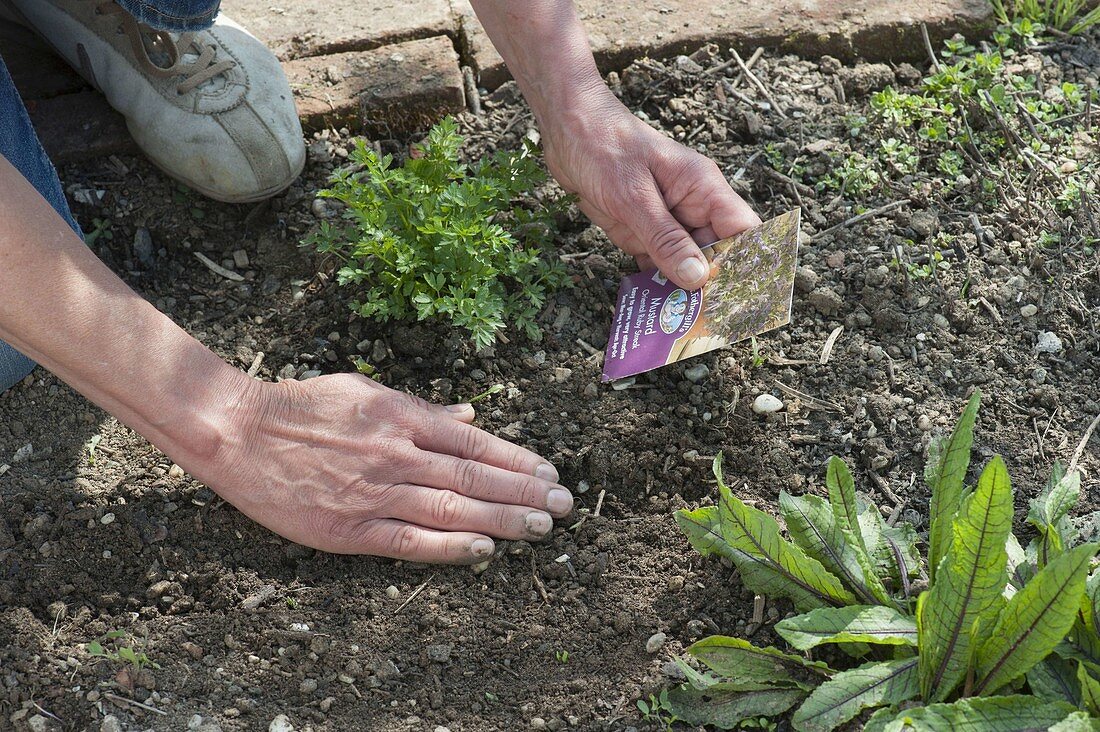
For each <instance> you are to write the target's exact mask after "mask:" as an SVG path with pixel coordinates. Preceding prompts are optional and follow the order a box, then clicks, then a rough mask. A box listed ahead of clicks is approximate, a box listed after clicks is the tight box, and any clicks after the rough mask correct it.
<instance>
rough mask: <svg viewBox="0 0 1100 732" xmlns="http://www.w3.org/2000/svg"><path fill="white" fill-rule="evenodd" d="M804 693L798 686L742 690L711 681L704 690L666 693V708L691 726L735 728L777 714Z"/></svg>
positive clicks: (788, 707) (792, 704) (692, 689)
mask: <svg viewBox="0 0 1100 732" xmlns="http://www.w3.org/2000/svg"><path fill="white" fill-rule="evenodd" d="M805 696H806V692H805V691H802V690H801V689H756V690H750V691H746V690H743V689H739V688H738V687H737V685H736V684H724V683H723V684H715V685H714V686H711V687H708V688H706V689H695V688H693V687H690V686H682V687H680V688H678V689H673V690H672V691H670V692H669V694H668V703H669V709H670V711H671V712H672V713H673V714H675V715H676V717H677V719H680V720H682V721H684V722H687V723H688V724H691V725H712V726H714V727H717V728H718V729H736V728H737V727H738V726H739V725H740V724H741V722H742V721H743V720H745V719H748V718H749V717H760V716H765V717H771V716H778V715H780V714H782V713H783V712H786V711H787V710H788V709H790V708H791V707H793V706H794V705H795V704H797V703H798V702H799V701H801V700H802V698H803V697H805Z"/></svg>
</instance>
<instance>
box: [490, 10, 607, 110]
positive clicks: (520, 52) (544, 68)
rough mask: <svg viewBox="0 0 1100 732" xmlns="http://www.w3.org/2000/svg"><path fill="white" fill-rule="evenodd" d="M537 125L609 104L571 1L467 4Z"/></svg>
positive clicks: (586, 37)
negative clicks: (509, 74) (490, 41)
mask: <svg viewBox="0 0 1100 732" xmlns="http://www.w3.org/2000/svg"><path fill="white" fill-rule="evenodd" d="M471 2H472V4H473V6H474V10H475V11H476V12H477V16H478V19H479V20H480V21H481V24H482V25H483V26H484V27H485V31H486V32H487V33H488V34H489V38H490V39H491V40H492V42H493V45H494V46H495V47H496V49H497V51H499V52H500V55H501V56H502V57H503V58H504V62H505V63H506V64H507V65H508V70H509V71H511V72H512V76H513V77H514V78H515V80H516V83H517V84H518V85H519V88H520V91H522V92H523V96H524V97H525V98H526V99H527V102H528V103H529V104H530V105H531V108H532V110H533V111H534V113H535V116H536V118H537V119H538V121H539V124H540V126H543V127H546V126H553V125H559V124H564V125H568V124H569V123H570V117H571V116H575V115H581V114H585V113H587V110H590V109H592V108H594V107H595V106H596V105H598V104H602V103H605V102H607V101H608V100H609V98H610V96H611V94H610V92H609V91H608V89H607V86H606V85H605V84H604V82H603V79H602V78H601V77H600V73H599V71H598V70H597V68H596V62H595V60H594V59H593V58H592V51H591V49H590V47H589V45H588V36H587V34H586V33H585V31H584V27H583V26H582V25H581V22H580V18H579V17H578V16H577V11H576V9H575V8H574V7H573V3H572V2H571V0H531V2H514V0H471Z"/></svg>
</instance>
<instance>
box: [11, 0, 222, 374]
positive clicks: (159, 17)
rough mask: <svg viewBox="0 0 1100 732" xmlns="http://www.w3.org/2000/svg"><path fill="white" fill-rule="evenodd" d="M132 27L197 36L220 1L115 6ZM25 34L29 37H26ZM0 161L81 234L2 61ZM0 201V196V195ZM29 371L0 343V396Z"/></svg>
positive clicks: (138, 1)
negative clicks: (135, 24)
mask: <svg viewBox="0 0 1100 732" xmlns="http://www.w3.org/2000/svg"><path fill="white" fill-rule="evenodd" d="M117 1H118V4H119V5H121V6H122V7H123V8H125V9H126V10H127V11H128V12H129V13H131V14H132V15H133V16H134V17H135V18H137V19H138V21H140V22H142V23H145V24H147V25H149V26H152V27H153V28H156V29H158V30H165V31H176V32H185V31H193V30H200V29H202V28H205V27H208V26H209V25H210V24H211V23H213V22H214V16H216V15H217V13H218V5H219V4H220V2H221V0H117ZM28 32H29V31H28ZM0 155H3V156H4V157H5V158H7V160H8V162H10V163H11V164H12V166H14V167H15V169H16V170H18V171H19V172H20V173H22V174H23V177H24V178H26V179H27V181H28V182H29V183H30V184H31V185H32V186H34V188H35V190H37V191H38V192H39V193H40V194H42V197H43V198H44V199H46V200H47V201H48V202H49V204H50V205H51V206H53V208H54V210H55V211H57V213H58V214H60V215H61V218H63V219H65V221H66V222H67V223H68V224H69V226H71V227H73V230H74V231H76V233H77V234H81V231H80V226H78V225H77V223H76V219H74V218H73V215H72V212H71V211H70V210H69V205H68V203H67V202H66V201H65V193H64V191H63V190H62V188H61V181H59V180H58V178H57V171H56V170H55V169H54V167H53V164H52V163H51V162H50V160H49V158H47V157H46V152H45V151H44V150H43V149H42V145H41V144H39V142H38V137H37V136H36V135H35V133H34V128H33V127H32V126H31V121H30V118H29V117H28V116H27V110H26V108H25V107H24V106H23V102H22V100H21V99H20V98H19V93H18V92H16V90H15V85H14V84H13V83H12V80H11V76H10V75H9V74H8V70H7V67H6V66H4V60H3V59H0ZM0 195H3V192H2V191H0ZM33 368H34V362H33V361H31V360H30V359H29V358H27V357H26V356H24V355H23V354H21V353H19V352H18V351H16V350H15V349H14V348H12V347H11V346H9V345H8V344H7V343H4V342H3V341H0V392H3V391H5V390H7V389H8V388H10V387H11V386H13V385H15V384H16V383H18V382H19V380H20V379H22V378H23V377H25V376H26V375H27V374H29V373H30V372H31V370H32V369H33Z"/></svg>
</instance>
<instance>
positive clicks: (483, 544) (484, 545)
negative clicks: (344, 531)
mask: <svg viewBox="0 0 1100 732" xmlns="http://www.w3.org/2000/svg"><path fill="white" fill-rule="evenodd" d="M470 553H471V554H473V555H474V556H475V557H487V556H489V555H490V554H492V553H493V542H492V540H490V539H474V543H473V544H470Z"/></svg>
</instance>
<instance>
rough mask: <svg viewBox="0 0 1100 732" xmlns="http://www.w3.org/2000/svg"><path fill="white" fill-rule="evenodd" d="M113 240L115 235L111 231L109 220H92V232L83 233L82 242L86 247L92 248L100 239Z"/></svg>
mask: <svg viewBox="0 0 1100 732" xmlns="http://www.w3.org/2000/svg"><path fill="white" fill-rule="evenodd" d="M114 238H115V233H114V232H113V231H111V220H110V219H99V218H95V219H92V230H91V231H87V232H85V233H84V241H85V242H87V244H88V246H92V245H93V244H95V243H96V242H97V241H99V240H100V239H103V240H104V241H111V240H113V239H114Z"/></svg>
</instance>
